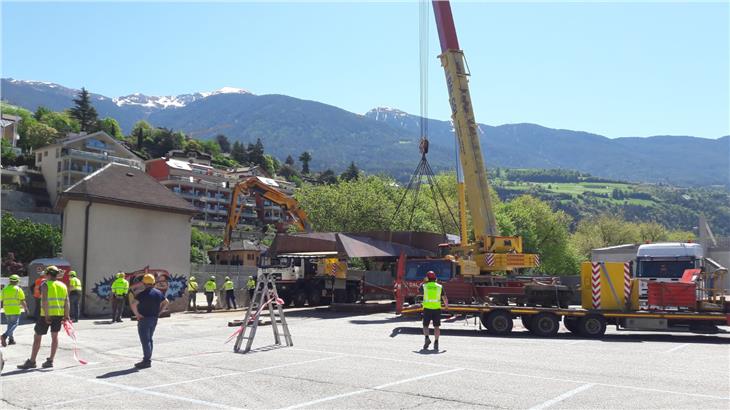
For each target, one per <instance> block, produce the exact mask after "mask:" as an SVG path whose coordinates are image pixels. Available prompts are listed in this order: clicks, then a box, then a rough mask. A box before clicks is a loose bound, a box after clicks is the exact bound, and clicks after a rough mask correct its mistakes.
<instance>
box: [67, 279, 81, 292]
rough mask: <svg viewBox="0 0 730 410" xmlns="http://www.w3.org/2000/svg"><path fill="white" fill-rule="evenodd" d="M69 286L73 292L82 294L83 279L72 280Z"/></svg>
mask: <svg viewBox="0 0 730 410" xmlns="http://www.w3.org/2000/svg"><path fill="white" fill-rule="evenodd" d="M69 284H70V285H71V290H72V291H79V292H81V279H79V278H71V280H70V281H69Z"/></svg>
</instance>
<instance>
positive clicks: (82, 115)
mask: <svg viewBox="0 0 730 410" xmlns="http://www.w3.org/2000/svg"><path fill="white" fill-rule="evenodd" d="M69 114H70V115H71V116H72V117H73V118H76V120H77V121H78V122H79V125H80V126H81V131H84V132H95V131H97V130H98V121H99V118H98V115H97V113H96V109H95V108H94V106H93V105H91V98H89V92H88V91H86V88H83V87H82V88H81V91H80V92H79V93H78V95H77V96H76V98H74V107H73V108H71V109H70V110H69Z"/></svg>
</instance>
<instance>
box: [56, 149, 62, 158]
mask: <svg viewBox="0 0 730 410" xmlns="http://www.w3.org/2000/svg"><path fill="white" fill-rule="evenodd" d="M59 155H61V148H56V158H58V156H59Z"/></svg>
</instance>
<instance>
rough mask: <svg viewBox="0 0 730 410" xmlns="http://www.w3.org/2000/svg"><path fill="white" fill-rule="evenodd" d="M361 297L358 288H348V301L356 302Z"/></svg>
mask: <svg viewBox="0 0 730 410" xmlns="http://www.w3.org/2000/svg"><path fill="white" fill-rule="evenodd" d="M358 299H360V291H359V290H358V289H357V288H352V287H350V288H347V303H355V302H357V301H358Z"/></svg>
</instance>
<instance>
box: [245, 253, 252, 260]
mask: <svg viewBox="0 0 730 410" xmlns="http://www.w3.org/2000/svg"><path fill="white" fill-rule="evenodd" d="M246 259H248V260H250V261H252V260H253V254H252V253H249V254H248V255H246Z"/></svg>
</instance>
